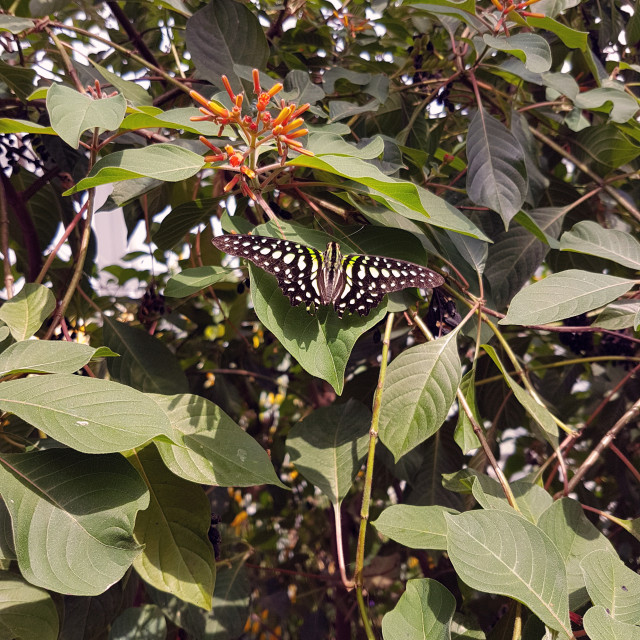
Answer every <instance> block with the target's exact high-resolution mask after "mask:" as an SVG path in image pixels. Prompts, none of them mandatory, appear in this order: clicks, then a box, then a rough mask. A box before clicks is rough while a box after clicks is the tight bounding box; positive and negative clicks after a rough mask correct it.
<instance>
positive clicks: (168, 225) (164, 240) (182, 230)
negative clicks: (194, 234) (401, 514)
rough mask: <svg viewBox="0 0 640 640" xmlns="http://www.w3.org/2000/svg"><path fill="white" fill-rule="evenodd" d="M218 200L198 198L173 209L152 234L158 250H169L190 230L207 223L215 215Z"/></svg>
mask: <svg viewBox="0 0 640 640" xmlns="http://www.w3.org/2000/svg"><path fill="white" fill-rule="evenodd" d="M220 200H221V198H200V199H198V200H194V201H193V202H183V203H182V204H180V205H178V206H177V207H174V209H173V211H171V212H170V213H169V215H168V216H167V217H166V218H164V219H163V220H162V222H161V223H160V227H159V228H158V229H157V230H156V231H155V232H154V234H153V241H154V242H155V243H156V244H157V245H158V247H159V248H160V249H171V248H172V247H173V246H175V245H176V244H177V243H178V242H180V241H181V240H182V239H183V238H184V236H185V234H186V233H188V232H189V230H190V229H193V227H196V226H197V225H199V224H200V223H201V222H207V221H208V220H209V218H211V216H212V215H214V214H215V209H216V207H217V206H218V204H219V202H220Z"/></svg>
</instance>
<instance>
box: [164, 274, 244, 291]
mask: <svg viewBox="0 0 640 640" xmlns="http://www.w3.org/2000/svg"><path fill="white" fill-rule="evenodd" d="M234 271H235V270H234V269H228V268H227V267H194V268H192V269H184V271H181V272H180V273H178V274H176V275H175V276H173V277H172V278H169V280H168V282H167V285H166V286H165V288H164V295H165V296H167V297H169V298H186V297H187V296H190V295H193V294H194V293H198V291H201V290H202V289H204V288H205V287H209V286H211V285H212V284H216V283H218V282H237V281H238V278H237V276H236V275H235V274H234Z"/></svg>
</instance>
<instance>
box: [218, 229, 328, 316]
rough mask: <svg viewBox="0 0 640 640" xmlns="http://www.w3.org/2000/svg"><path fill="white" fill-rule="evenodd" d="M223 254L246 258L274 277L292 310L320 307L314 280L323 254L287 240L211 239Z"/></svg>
mask: <svg viewBox="0 0 640 640" xmlns="http://www.w3.org/2000/svg"><path fill="white" fill-rule="evenodd" d="M212 242H213V244H214V245H215V246H216V247H217V248H218V249H220V250H221V251H224V252H225V253H228V254H231V255H234V256H238V257H240V258H246V259H247V260H250V261H251V262H253V263H254V264H255V265H256V266H258V267H260V268H261V269H263V270H264V271H266V272H267V273H270V274H272V275H274V276H275V277H276V280H277V281H278V286H279V287H280V289H282V292H283V293H284V295H286V296H287V297H288V298H289V301H290V302H291V305H292V306H294V307H295V306H298V305H299V304H301V303H304V305H305V306H306V307H307V308H309V306H310V305H311V303H315V305H316V307H317V306H318V305H319V304H321V302H320V297H319V294H318V288H317V286H318V285H317V277H318V274H319V272H320V270H321V268H322V253H321V252H320V251H317V250H316V249H313V248H312V247H307V246H305V245H302V244H298V243H296V242H291V241H290V240H280V239H278V238H267V237H265V236H250V235H227V236H218V237H217V238H214V239H213V241H212Z"/></svg>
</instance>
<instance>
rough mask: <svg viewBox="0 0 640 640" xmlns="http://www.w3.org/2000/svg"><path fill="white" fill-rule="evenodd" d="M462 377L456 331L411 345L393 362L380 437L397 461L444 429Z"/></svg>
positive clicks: (388, 372) (381, 413)
mask: <svg viewBox="0 0 640 640" xmlns="http://www.w3.org/2000/svg"><path fill="white" fill-rule="evenodd" d="M461 377H462V372H461V369H460V357H459V356H458V349H457V345H456V333H455V332H452V333H450V334H449V335H447V336H444V337H442V338H439V339H438V340H434V341H433V342H427V343H426V344H421V345H418V346H416V347H411V348H410V349H407V350H406V351H403V352H402V353H401V354H400V355H399V356H398V357H397V358H395V360H393V361H392V362H391V364H390V365H389V368H388V369H387V377H386V381H385V386H384V390H383V392H382V401H381V404H382V409H381V411H380V439H381V440H382V442H383V443H384V444H385V445H386V447H387V448H388V449H389V450H390V451H391V453H393V455H394V457H395V459H396V461H397V460H398V459H399V458H401V457H402V456H403V455H404V454H405V453H407V452H408V451H411V449H413V448H414V447H416V446H417V445H419V444H420V443H421V442H423V441H424V440H426V439H427V438H428V437H430V436H432V435H433V434H434V433H435V432H436V431H437V430H438V429H439V428H440V426H441V425H442V423H443V422H444V420H445V418H446V417H447V414H448V413H449V409H450V408H451V405H452V404H453V401H454V400H455V398H456V392H457V390H458V386H459V384H460V379H461Z"/></svg>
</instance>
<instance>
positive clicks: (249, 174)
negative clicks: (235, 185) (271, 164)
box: [240, 164, 256, 179]
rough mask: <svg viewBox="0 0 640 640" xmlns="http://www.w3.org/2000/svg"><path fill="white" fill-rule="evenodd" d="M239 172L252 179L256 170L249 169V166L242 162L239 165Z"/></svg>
mask: <svg viewBox="0 0 640 640" xmlns="http://www.w3.org/2000/svg"><path fill="white" fill-rule="evenodd" d="M240 172H241V173H244V175H245V176H247V178H250V179H253V178H255V177H256V172H255V171H254V170H253V169H249V167H247V165H246V164H243V165H242V166H241V167H240Z"/></svg>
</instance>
